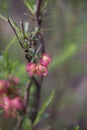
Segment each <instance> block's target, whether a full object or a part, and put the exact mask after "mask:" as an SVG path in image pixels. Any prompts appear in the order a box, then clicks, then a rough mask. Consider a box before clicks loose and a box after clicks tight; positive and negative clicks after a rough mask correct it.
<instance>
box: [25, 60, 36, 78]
mask: <svg viewBox="0 0 87 130" xmlns="http://www.w3.org/2000/svg"><path fill="white" fill-rule="evenodd" d="M26 71H27V73H28V74H29V75H30V77H32V76H33V75H34V73H35V71H36V64H35V63H33V62H31V63H28V64H27V65H26Z"/></svg>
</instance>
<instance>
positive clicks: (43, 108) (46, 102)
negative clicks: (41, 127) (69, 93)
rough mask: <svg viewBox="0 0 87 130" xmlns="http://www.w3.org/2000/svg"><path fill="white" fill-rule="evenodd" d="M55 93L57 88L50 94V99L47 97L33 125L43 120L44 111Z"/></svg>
mask: <svg viewBox="0 0 87 130" xmlns="http://www.w3.org/2000/svg"><path fill="white" fill-rule="evenodd" d="M54 94H55V90H53V91H52V92H51V94H50V96H49V97H48V99H46V101H45V102H44V103H43V104H42V106H41V108H40V110H39V112H38V115H37V118H36V120H35V121H34V124H33V126H35V125H37V124H38V123H39V122H40V120H41V116H42V114H43V113H44V111H45V109H46V108H47V107H48V105H49V104H50V103H51V102H52V100H53V98H54Z"/></svg>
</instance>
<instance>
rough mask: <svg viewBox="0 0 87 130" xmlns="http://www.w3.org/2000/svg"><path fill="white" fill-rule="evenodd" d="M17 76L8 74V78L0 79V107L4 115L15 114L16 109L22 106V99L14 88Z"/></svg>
mask: <svg viewBox="0 0 87 130" xmlns="http://www.w3.org/2000/svg"><path fill="white" fill-rule="evenodd" d="M18 80H19V79H18V78H17V77H12V76H10V77H9V79H8V80H0V108H1V109H3V110H4V114H5V116H10V115H11V116H14V117H15V116H16V115H17V110H21V109H22V108H23V106H24V105H23V101H22V99H21V98H20V96H19V94H18V90H17V88H16V86H17V84H18Z"/></svg>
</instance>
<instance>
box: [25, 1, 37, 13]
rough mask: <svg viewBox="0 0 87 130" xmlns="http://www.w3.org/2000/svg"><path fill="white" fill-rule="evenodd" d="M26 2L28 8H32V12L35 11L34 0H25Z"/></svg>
mask: <svg viewBox="0 0 87 130" xmlns="http://www.w3.org/2000/svg"><path fill="white" fill-rule="evenodd" d="M23 1H24V4H25V5H26V6H27V8H28V9H29V10H30V12H31V13H32V14H34V13H35V4H34V1H33V0H23Z"/></svg>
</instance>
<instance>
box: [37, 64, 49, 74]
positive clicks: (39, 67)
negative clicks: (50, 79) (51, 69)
mask: <svg viewBox="0 0 87 130" xmlns="http://www.w3.org/2000/svg"><path fill="white" fill-rule="evenodd" d="M47 73H48V69H47V67H46V66H43V65H41V64H38V65H37V66H36V74H37V75H38V76H46V75H47Z"/></svg>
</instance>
